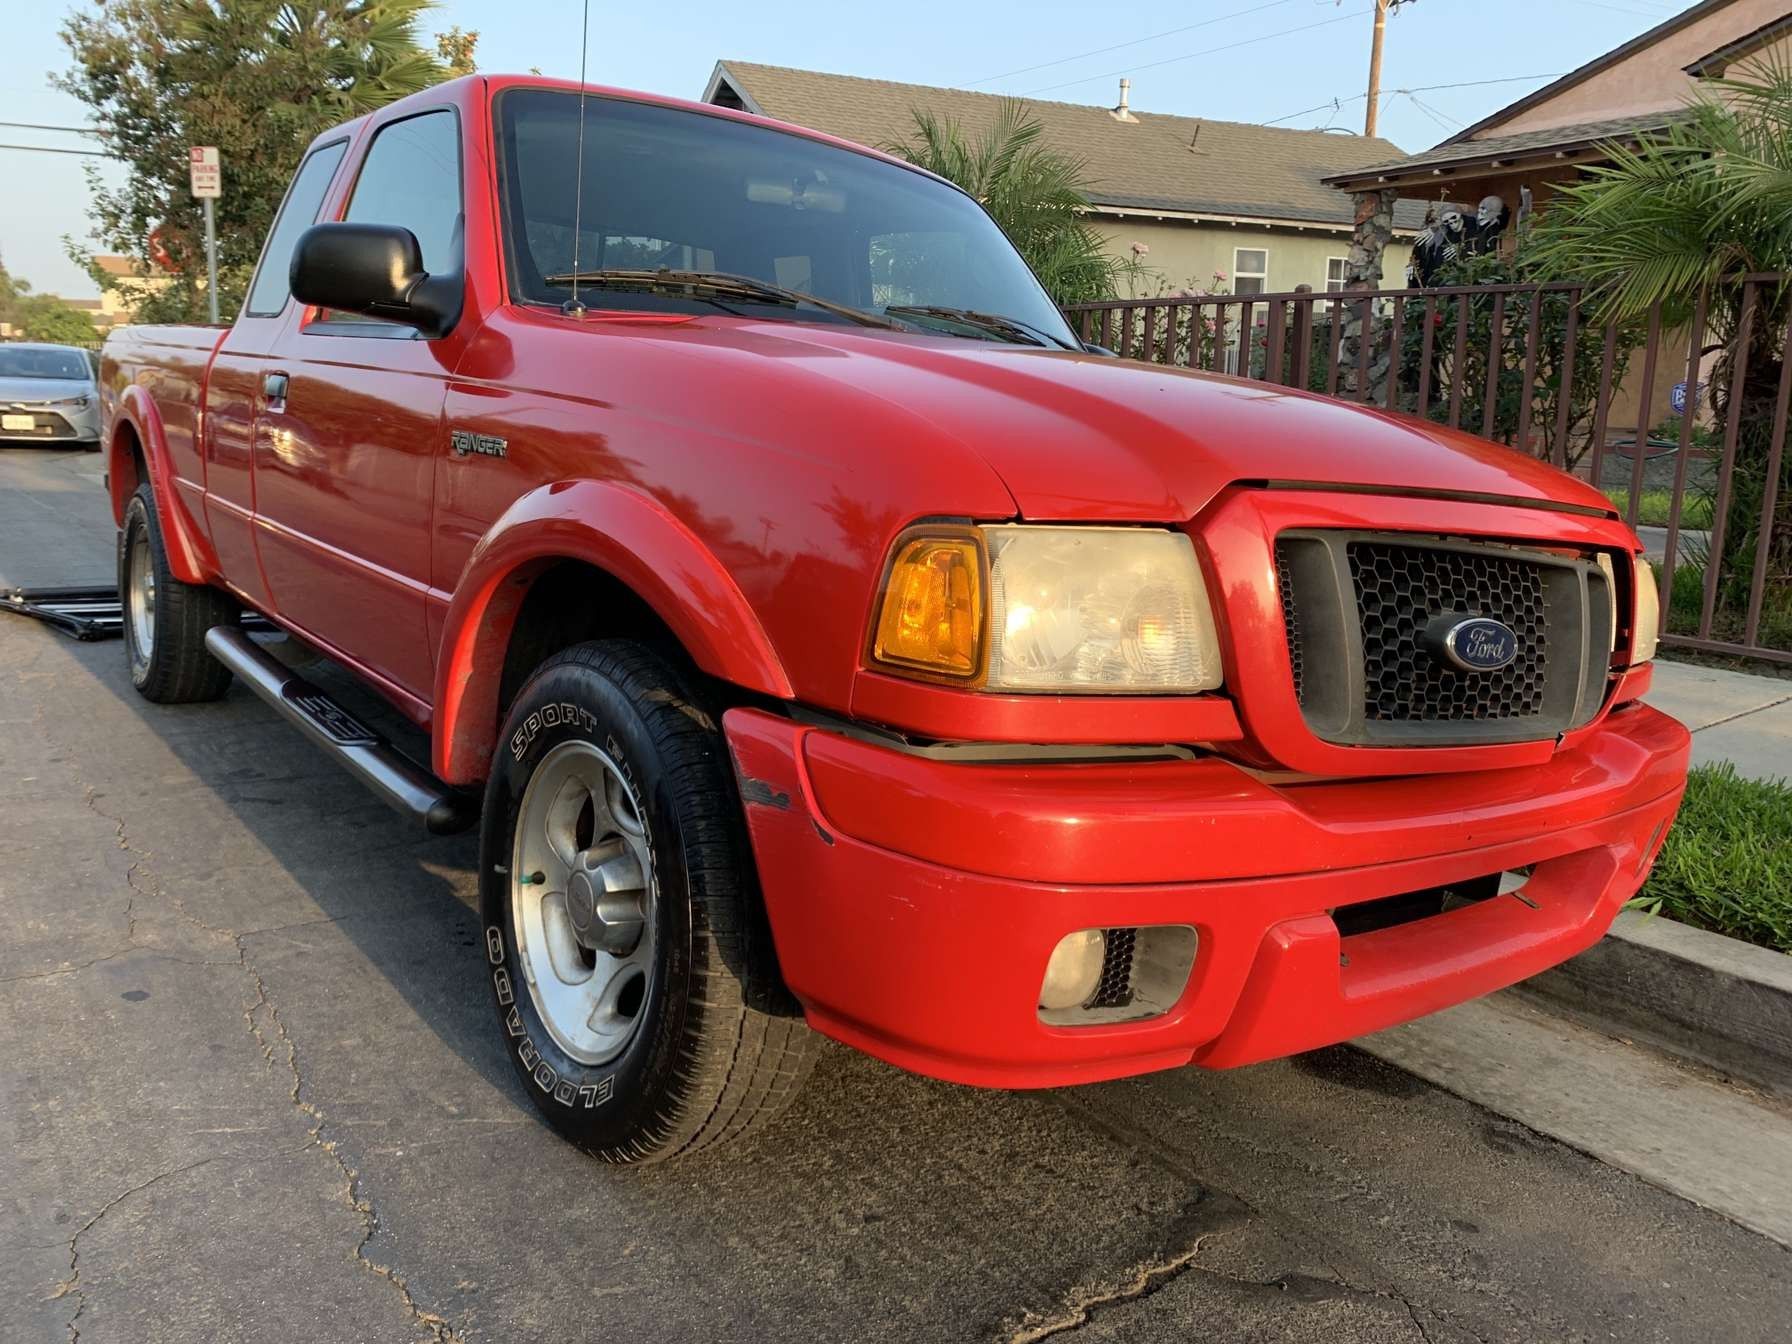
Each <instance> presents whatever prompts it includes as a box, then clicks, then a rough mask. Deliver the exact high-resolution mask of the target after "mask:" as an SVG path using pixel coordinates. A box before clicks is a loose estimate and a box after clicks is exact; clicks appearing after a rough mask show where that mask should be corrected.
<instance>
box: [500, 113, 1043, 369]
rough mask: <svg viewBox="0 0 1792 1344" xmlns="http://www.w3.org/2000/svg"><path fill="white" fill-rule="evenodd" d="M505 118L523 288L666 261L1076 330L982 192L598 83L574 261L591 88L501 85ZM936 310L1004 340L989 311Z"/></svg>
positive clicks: (845, 301) (616, 298) (790, 309)
mask: <svg viewBox="0 0 1792 1344" xmlns="http://www.w3.org/2000/svg"><path fill="white" fill-rule="evenodd" d="M497 131H498V137H499V144H500V146H501V154H502V169H501V171H502V174H503V188H502V196H503V210H504V223H505V233H506V239H505V243H506V249H507V253H506V255H507V258H508V262H509V268H510V285H511V292H512V295H513V297H515V298H517V299H519V300H521V301H523V302H529V303H547V304H553V305H555V306H558V305H560V304H561V303H563V302H565V300H566V299H567V298H568V297H569V296H570V294H571V292H572V289H571V279H570V277H571V273H572V272H573V271H574V270H575V268H576V270H577V271H578V272H579V273H580V274H581V275H585V274H589V273H591V272H594V271H604V270H651V269H656V268H659V267H662V266H663V267H668V268H671V269H673V270H677V271H703V272H720V273H724V274H728V275H734V276H745V277H750V278H752V279H755V280H760V281H764V282H767V283H770V284H774V285H779V286H782V287H784V288H785V289H791V290H797V291H801V292H802V293H805V294H811V295H814V296H816V297H817V298H820V299H824V300H827V301H828V302H830V303H834V304H839V305H842V306H845V307H849V308H854V309H857V310H859V311H860V312H867V313H873V314H882V313H883V312H884V311H885V310H886V309H888V308H892V307H894V308H896V309H897V310H898V312H897V314H895V316H896V317H901V316H902V314H901V310H902V309H904V308H924V307H943V308H953V309H969V310H972V311H974V312H977V313H982V314H993V315H996V316H1001V317H1006V318H1009V319H1013V320H1015V321H1018V322H1020V323H1024V324H1026V325H1028V326H1030V327H1033V328H1035V329H1037V330H1038V331H1040V332H1042V333H1045V334H1047V335H1048V336H1049V337H1050V339H1051V340H1052V341H1056V342H1064V343H1072V342H1074V339H1075V338H1074V336H1073V335H1072V333H1071V331H1070V329H1069V327H1068V326H1066V325H1065V322H1064V319H1063V316H1062V315H1061V314H1060V313H1059V312H1058V310H1057V308H1056V307H1055V306H1054V305H1053V303H1052V301H1051V299H1050V298H1049V297H1048V296H1047V294H1046V293H1045V291H1044V290H1043V289H1042V288H1040V285H1039V282H1038V281H1037V280H1035V279H1034V278H1033V274H1032V272H1031V271H1029V270H1028V269H1027V266H1026V263H1025V262H1023V261H1022V260H1021V259H1020V256H1019V254H1018V253H1016V252H1015V250H1014V248H1013V246H1012V245H1011V244H1010V243H1009V242H1008V240H1007V238H1005V237H1004V236H1003V235H1002V231H1001V230H1000V229H998V228H997V227H996V225H995V223H994V221H992V220H991V219H990V217H989V216H988V215H987V214H985V213H984V211H983V209H982V207H980V206H979V205H978V204H977V203H976V202H975V201H973V200H971V198H970V197H968V196H966V195H965V194H964V193H963V192H961V191H958V190H956V189H955V188H953V187H950V186H947V185H946V184H944V183H942V182H939V181H937V180H935V179H934V178H931V177H928V176H926V175H924V174H922V173H919V172H913V171H911V170H909V169H906V168H901V167H898V166H897V165H895V164H891V163H887V162H884V161H883V160H881V159H876V158H872V157H871V156H869V155H866V154H859V153H855V152H853V151H851V150H846V149H837V148H835V147H833V146H831V145H824V144H819V143H817V142H816V141H813V140H810V139H807V138H806V137H803V136H799V135H792V134H790V133H788V132H784V131H775V130H771V129H769V128H767V127H763V126H753V125H749V124H745V123H741V122H736V121H730V120H727V119H725V118H722V117H712V116H706V115H704V114H703V113H700V112H685V111H680V110H679V109H677V108H668V107H654V106H651V105H648V104H642V103H631V102H625V101H622V100H619V99H611V98H587V99H586V100H585V133H584V144H585V153H584V161H585V162H584V189H583V193H582V194H583V200H582V201H581V202H580V203H579V209H578V223H577V228H578V238H577V242H578V255H577V260H576V263H575V260H574V255H573V243H574V236H573V234H574V210H573V204H574V202H573V177H574V171H573V170H574V164H575V162H576V159H577V155H578V148H577V146H578V143H579V98H578V95H577V94H574V93H563V92H558V91H555V90H549V89H511V90H508V91H506V92H505V93H503V94H501V95H500V96H499V98H498V100H497ZM549 277H553V279H552V280H550V279H549ZM581 300H582V301H583V302H585V303H588V304H589V305H590V306H592V307H603V308H640V309H650V310H657V311H671V312H699V311H709V312H713V311H716V310H717V308H726V309H729V310H737V311H748V312H751V313H752V315H753V316H754V317H762V316H780V317H783V318H786V319H788V320H792V321H808V322H844V321H845V320H846V318H845V317H843V316H841V315H838V314H830V313H828V312H826V311H825V310H821V309H817V308H815V307H812V306H804V305H796V306H792V305H789V304H786V305H783V306H777V305H772V304H769V303H762V302H760V301H756V300H755V299H753V298H752V297H747V296H740V295H735V294H728V295H725V296H716V295H714V294H711V295H709V296H707V297H699V296H698V295H695V294H692V293H689V292H676V291H674V292H665V291H664V290H663V289H645V290H643V289H640V288H636V287H618V286H614V285H612V286H605V287H602V288H593V289H592V290H591V291H590V293H589V294H582V295H581ZM904 320H912V319H904ZM916 325H917V326H920V325H921V324H920V323H919V322H917V323H916ZM925 325H926V328H927V329H928V330H930V331H935V332H938V331H942V330H949V331H950V332H951V333H952V334H954V335H966V336H973V337H977V338H979V339H997V338H999V335H998V333H997V331H996V330H995V329H993V328H990V327H987V326H981V327H980V326H975V325H969V324H962V323H960V324H954V325H952V326H950V327H946V326H944V325H942V324H939V323H936V322H931V321H930V322H927V323H926V324H925Z"/></svg>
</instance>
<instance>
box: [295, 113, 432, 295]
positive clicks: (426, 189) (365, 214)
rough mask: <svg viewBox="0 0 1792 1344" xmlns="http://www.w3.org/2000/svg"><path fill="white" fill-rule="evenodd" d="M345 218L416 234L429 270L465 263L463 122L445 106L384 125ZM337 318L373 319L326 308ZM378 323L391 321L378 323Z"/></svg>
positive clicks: (361, 173)
mask: <svg viewBox="0 0 1792 1344" xmlns="http://www.w3.org/2000/svg"><path fill="white" fill-rule="evenodd" d="M342 217H343V219H345V220H347V221H349V222H351V223H356V224H396V225H398V226H399V227H401V228H406V229H409V230H410V231H411V232H412V233H413V234H415V235H416V236H417V243H418V245H419V246H420V247H421V248H422V249H423V269H424V270H426V271H428V272H429V273H430V274H431V275H439V274H441V273H442V272H444V271H452V270H457V269H459V267H460V264H461V258H460V248H461V189H460V121H459V118H457V117H456V116H455V114H454V113H453V112H451V111H449V110H448V109H446V108H444V109H442V110H441V111H439V112H425V113H423V114H422V115H420V116H415V117H406V118H405V119H404V120H403V121H395V122H393V123H391V124H390V125H388V126H382V127H381V128H380V130H379V132H378V133H377V134H376V135H375V136H374V138H373V144H372V145H370V146H369V147H368V150H367V157H366V159H365V160H364V161H363V162H362V164H361V172H360V175H359V176H358V177H356V178H355V190H354V194H353V195H352V196H350V197H349V202H348V209H347V210H346V211H345V212H344V213H343V216H342ZM326 317H327V319H328V320H330V321H333V322H360V323H365V322H367V321H368V320H369V319H367V318H365V317H361V316H359V315H357V314H354V313H335V312H332V313H328V314H326ZM378 325H382V326H384V325H389V324H385V323H379V324H378Z"/></svg>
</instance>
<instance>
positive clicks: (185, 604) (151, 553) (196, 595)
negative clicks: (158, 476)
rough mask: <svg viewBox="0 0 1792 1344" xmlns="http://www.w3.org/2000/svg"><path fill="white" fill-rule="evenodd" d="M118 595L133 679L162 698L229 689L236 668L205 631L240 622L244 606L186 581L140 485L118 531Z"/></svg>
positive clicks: (188, 698) (182, 699)
mask: <svg viewBox="0 0 1792 1344" xmlns="http://www.w3.org/2000/svg"><path fill="white" fill-rule="evenodd" d="M118 597H119V601H120V602H121V603H122V605H123V607H124V648H125V656H126V659H127V660H128V662H129V665H130V670H131V684H132V685H133V686H135V687H136V688H137V691H138V693H139V694H140V695H142V696H144V697H145V698H146V699H150V700H154V701H156V702H157V703H158V704H164V705H178V704H187V703H190V702H192V701H196V700H216V699H217V698H218V697H219V696H221V695H223V694H224V692H225V691H226V690H228V689H229V688H230V670H229V669H228V668H226V667H225V666H224V664H222V663H220V662H219V661H218V660H217V659H216V658H214V657H212V656H211V654H209V653H207V652H206V648H205V632H206V631H207V630H210V629H211V628H212V627H213V626H214V625H235V624H236V623H237V621H238V620H239V619H240V618H241V615H242V611H241V608H239V607H238V606H237V604H236V602H235V601H234V600H233V599H232V598H231V597H230V595H229V594H228V593H225V592H223V591H221V590H219V589H217V588H212V587H209V586H207V585H205V584H196V583H182V582H181V581H180V580H179V579H177V578H175V577H174V575H173V573H171V572H170V570H169V568H168V553H167V551H166V550H165V549H163V546H162V531H161V527H160V525H159V524H158V523H157V521H156V508H155V497H154V495H152V494H151V493H150V489H149V486H148V485H143V486H140V487H138V490H137V493H136V494H134V495H132V496H131V502H130V503H129V504H128V505H126V506H125V512H124V530H123V531H122V532H121V533H120V534H119V537H118Z"/></svg>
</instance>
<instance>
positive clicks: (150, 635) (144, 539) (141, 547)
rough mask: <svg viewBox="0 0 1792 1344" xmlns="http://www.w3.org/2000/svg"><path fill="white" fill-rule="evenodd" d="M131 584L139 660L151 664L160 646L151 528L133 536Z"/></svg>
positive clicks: (128, 603) (127, 600) (131, 614)
mask: <svg viewBox="0 0 1792 1344" xmlns="http://www.w3.org/2000/svg"><path fill="white" fill-rule="evenodd" d="M125 567H126V570H127V572H128V573H129V575H130V585H129V588H128V591H126V593H125V605H126V608H127V614H128V616H129V617H130V622H131V642H132V643H133V644H134V645H136V654H137V657H138V659H139V661H141V662H144V663H147V662H148V661H149V657H150V655H151V654H152V653H154V652H155V647H156V565H155V560H154V558H153V557H152V556H151V555H150V553H149V528H148V526H147V525H145V526H143V527H139V528H138V529H137V531H136V533H135V534H134V535H133V536H132V537H131V550H130V554H129V555H128V556H127V557H126V558H125Z"/></svg>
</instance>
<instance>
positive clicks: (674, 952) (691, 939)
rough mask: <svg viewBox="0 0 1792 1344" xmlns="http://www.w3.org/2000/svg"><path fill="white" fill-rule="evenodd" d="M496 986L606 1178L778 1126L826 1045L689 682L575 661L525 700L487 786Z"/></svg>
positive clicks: (655, 670)
mask: <svg viewBox="0 0 1792 1344" xmlns="http://www.w3.org/2000/svg"><path fill="white" fill-rule="evenodd" d="M480 894H481V904H482V910H483V914H484V922H485V950H486V957H487V961H488V966H487V972H488V974H489V975H490V977H491V984H492V991H493V997H494V1003H495V1005H496V1008H497V1013H498V1021H499V1024H500V1027H501V1030H502V1031H503V1033H504V1040H505V1044H506V1048H507V1053H508V1054H509V1055H510V1059H511V1063H512V1065H513V1066H514V1067H515V1069H516V1070H517V1073H518V1075H519V1076H520V1077H521V1079H522V1080H523V1084H524V1087H525V1089H526V1090H527V1091H528V1093H529V1095H530V1098H531V1099H532V1100H533V1101H534V1102H535V1104H536V1106H538V1107H539V1108H540V1109H541V1111H542V1112H543V1114H545V1115H546V1116H547V1118H548V1120H549V1121H550V1122H551V1123H552V1124H553V1125H554V1127H555V1128H556V1129H557V1130H559V1131H560V1133H561V1134H563V1135H564V1136H565V1137H567V1138H568V1139H570V1140H572V1141H573V1142H574V1143H576V1144H578V1145H579V1146H580V1147H581V1148H584V1149H585V1150H587V1151H588V1152H590V1153H592V1154H594V1155H595V1156H597V1157H599V1158H602V1159H603V1160H605V1161H608V1162H649V1161H656V1160H661V1159H664V1158H668V1157H673V1156H676V1155H678V1154H680V1153H685V1152H690V1151H694V1150H696V1149H699V1148H703V1147H706V1146H708V1145H710V1144H712V1143H716V1142H718V1141H723V1140H729V1139H733V1138H735V1137H738V1136H740V1135H742V1134H745V1133H746V1132H748V1131H749V1130H751V1129H754V1128H757V1127H759V1126H761V1125H763V1124H765V1123H766V1122H768V1121H770V1120H771V1119H772V1118H774V1117H775V1116H776V1115H777V1114H778V1113H779V1112H780V1111H782V1110H783V1108H784V1107H785V1105H786V1104H787V1103H788V1102H789V1101H790V1099H791V1098H792V1097H793V1096H794V1095H795V1094H796V1091H797V1089H798V1087H799V1086H800V1084H801V1082H802V1079H803V1078H804V1076H805V1075H806V1073H807V1070H808V1064H809V1062H810V1059H811V1057H812V1054H813V1048H812V1047H813V1041H812V1038H811V1034H810V1032H809V1028H808V1026H807V1025H806V1024H805V1023H804V1022H803V1020H802V1018H801V1016H800V1015H799V1013H798V1010H797V1009H796V1007H795V1004H794V1002H793V1001H792V1000H791V999H790V996H789V994H788V992H787V991H786V990H784V988H783V985H782V982H781V981H780V979H779V977H778V973H777V967H776V959H775V956H774V954H773V952H772V948H771V938H770V930H769V927H768V926H767V924H766V922H765V917H764V914H763V911H762V909H761V907H760V904H759V900H758V891H757V886H756V883H755V882H754V868H753V858H752V853H751V849H750V847H749V845H748V843H747V840H746V836H745V827H744V823H743V820H742V817H741V811H740V804H739V801H738V798H737V796H736V794H735V790H734V784H733V778H732V775H731V773H730V772H729V770H728V768H727V749H726V745H725V744H724V742H723V741H722V736H721V733H720V732H719V731H718V729H717V728H716V725H715V723H714V721H713V720H712V719H711V718H710V716H709V715H708V714H707V713H706V712H705V711H704V710H703V709H702V708H701V707H700V704H699V702H698V701H697V699H696V697H695V696H694V694H693V692H692V688H691V686H690V685H689V684H688V682H687V681H686V679H685V678H684V677H683V676H682V675H681V674H680V673H679V671H678V670H677V669H675V668H674V667H673V666H672V665H671V664H670V663H668V662H667V661H666V660H665V659H663V658H661V657H659V656H658V655H657V654H655V653H653V652H651V651H650V650H648V649H646V648H644V647H643V646H641V645H639V644H635V643H631V642H626V641H603V642H597V643H590V644H582V645H578V646H577V647H575V648H572V649H568V650H567V651H566V652H564V653H561V654H559V655H557V656H556V657H554V658H552V659H550V660H548V662H546V663H544V664H543V665H542V666H541V667H540V668H539V669H538V670H537V671H536V672H535V674H534V675H533V676H532V677H531V678H530V679H529V682H528V683H527V684H526V685H525V686H524V687H523V689H522V691H521V692H520V693H519V694H518V695H517V698H516V701H515V703H514V704H513V705H512V707H511V710H510V714H509V716H508V718H507V720H506V722H505V725H504V731H503V734H502V736H501V738H500V740H499V752H498V759H496V760H495V761H494V762H493V767H492V776H491V780H490V782H489V783H488V785H487V788H486V798H485V812H484V823H483V827H482V831H481V836H480Z"/></svg>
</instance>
